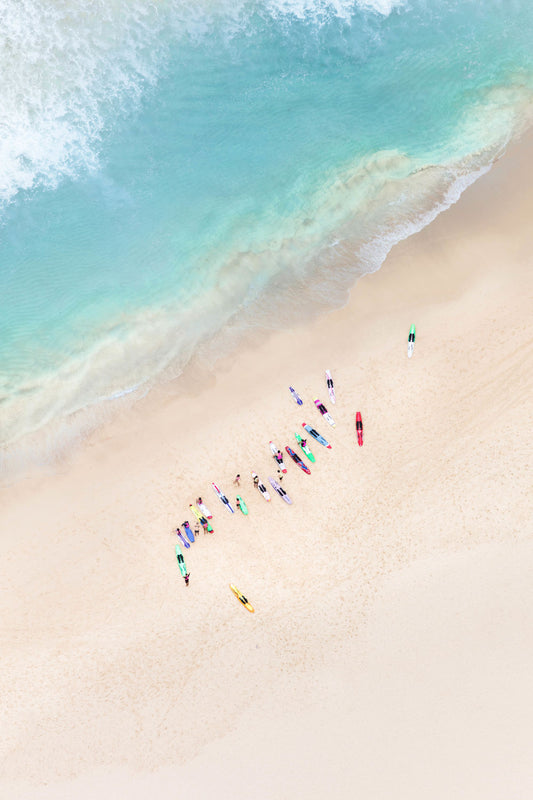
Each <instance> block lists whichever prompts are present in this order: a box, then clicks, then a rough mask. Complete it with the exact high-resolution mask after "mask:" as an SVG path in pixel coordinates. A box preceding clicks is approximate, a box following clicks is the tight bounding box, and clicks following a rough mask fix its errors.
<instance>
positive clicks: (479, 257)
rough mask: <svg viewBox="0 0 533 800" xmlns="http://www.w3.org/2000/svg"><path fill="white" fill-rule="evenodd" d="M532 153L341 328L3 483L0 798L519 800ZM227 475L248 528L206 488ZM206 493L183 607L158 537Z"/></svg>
mask: <svg viewBox="0 0 533 800" xmlns="http://www.w3.org/2000/svg"><path fill="white" fill-rule="evenodd" d="M531 153H532V146H531V142H530V141H526V142H524V143H523V144H522V145H520V146H518V147H515V148H514V149H513V150H512V151H511V152H510V153H509V154H508V155H507V156H506V157H505V158H504V159H502V160H501V161H500V162H499V163H498V164H497V165H496V166H495V167H494V169H493V170H492V171H491V172H490V173H489V174H488V175H486V176H485V177H483V178H482V179H481V180H480V181H479V182H478V183H477V184H476V185H475V186H474V187H472V188H471V189H469V190H468V191H467V192H466V193H465V195H464V196H463V197H462V198H461V200H460V201H459V203H458V204H457V205H456V206H454V207H453V208H452V209H450V210H449V211H447V212H446V213H444V214H443V215H441V216H440V217H439V218H438V219H437V220H436V221H435V222H434V223H433V224H432V225H430V226H429V227H428V228H427V229H425V230H424V231H422V232H421V233H420V234H418V235H417V236H414V237H412V238H411V239H409V240H407V241H406V242H404V243H402V244H401V245H399V246H397V247H396V248H395V249H394V250H393V252H392V253H391V255H390V257H389V258H388V259H387V262H386V264H385V265H384V267H383V268H382V269H381V270H380V271H379V272H378V273H376V274H374V275H371V276H367V277H365V278H364V279H363V280H361V281H360V282H359V283H358V285H357V286H356V287H355V289H354V290H353V292H352V296H351V299H350V302H349V304H348V306H347V307H346V308H344V309H342V310H339V311H335V312H333V313H330V314H328V315H326V316H324V317H322V318H321V319H320V320H318V321H317V322H315V323H313V324H312V325H309V326H307V327H301V328H299V329H297V330H294V331H291V332H284V333H278V334H275V335H272V336H271V337H270V338H268V340H265V341H264V342H262V343H260V344H254V345H253V346H251V347H250V348H249V349H248V350H246V351H241V352H239V353H238V354H237V355H236V356H235V357H234V358H233V359H231V360H228V361H227V362H226V363H225V364H221V365H220V366H219V369H218V371H217V376H216V380H213V381H212V382H211V383H210V385H209V386H207V387H200V388H199V387H198V386H197V385H196V384H195V383H193V382H192V379H190V378H188V377H185V378H184V379H182V380H181V381H179V382H177V385H176V386H173V387H167V388H166V389H165V390H161V391H160V392H158V393H154V394H153V395H152V396H151V397H150V398H148V399H147V400H145V401H144V402H143V403H141V404H139V405H137V406H136V408H135V409H134V410H133V411H131V412H129V413H127V414H125V415H124V416H123V418H122V419H120V420H116V421H114V422H113V423H112V424H110V425H108V426H106V427H105V428H104V429H103V430H101V431H100V432H99V433H98V434H97V435H95V436H94V437H93V438H92V439H91V440H90V441H89V442H88V443H87V444H86V445H84V447H83V448H82V449H81V450H80V451H79V452H78V453H77V454H76V456H75V458H73V459H71V460H69V461H68V462H65V463H64V465H63V467H62V468H61V469H60V470H59V471H58V472H57V473H56V474H53V475H41V476H37V477H36V476H33V477H31V476H28V478H27V479H26V480H24V481H21V482H20V483H18V484H17V485H16V486H14V487H10V488H8V489H3V490H1V493H0V526H1V531H2V536H1V539H0V548H1V550H0V565H1V567H0V569H1V581H2V587H3V591H2V600H1V603H2V606H1V620H2V670H1V673H0V689H1V693H2V721H1V723H0V726H1V727H0V796H1V797H2V798H9V800H11V798H19V797H21V798H39V799H41V798H43V800H44V799H45V798H54V800H55V799H56V798H67V797H69V798H71V797H76V798H85V797H87V798H89V797H91V798H92V797H95V796H97V795H98V796H101V797H103V798H122V797H128V798H141V797H142V798H146V797H166V798H181V797H188V798H191V797H192V798H196V797H197V798H210V797H217V798H225V797H230V796H231V795H235V794H236V793H237V792H238V793H240V794H241V795H242V796H245V797H247V798H265V799H266V798H285V797H287V798H294V797H305V798H314V797H323V796H324V795H326V796H328V797H332V798H342V799H343V800H344V798H352V797H356V796H358V797H364V798H390V797H397V798H413V797H420V798H422V797H423V798H427V797H431V798H441V797H442V798H449V797H452V796H453V797H464V798H468V799H469V800H471V799H472V798H483V800H487V798H502V800H503V799H504V798H505V800H508V798H510V797H513V798H526V797H528V798H529V797H531V796H532V794H533V767H532V766H531V765H532V764H533V734H532V732H531V724H530V720H529V717H530V709H531V707H532V703H533V682H532V680H531V674H532V670H533V651H532V641H533V637H532V635H531V634H532V622H533V620H532V608H533V603H532V601H533V589H532V588H531V581H530V576H531V573H532V567H533V545H532V537H531V533H532V524H531V501H530V491H531V472H530V471H529V468H530V452H531V442H530V432H531V422H532V419H531V416H532V414H531V384H532V377H531V376H532V374H533V370H532V367H533V363H532V362H533V356H532V352H533V351H532V347H531V344H532V330H533V324H532V315H531V294H532V292H531V288H532V284H533V279H532V269H531V267H532V257H531V252H532V245H533V235H532V233H531V231H532V226H531V224H530V220H531V215H532V211H533V189H532V188H531V187H532V186H533V181H532V178H533V166H532V159H531ZM412 322H415V323H416V325H417V342H416V349H415V355H414V357H413V358H412V359H411V360H410V361H409V360H408V359H407V357H406V344H407V342H406V340H407V333H408V330H409V326H410V324H411V323H412ZM325 368H330V369H331V370H332V372H333V376H334V379H335V385H336V389H337V396H338V403H337V405H336V406H330V404H328V401H327V393H326V391H325V382H324V369H325ZM189 380H191V383H190V385H189V384H188V381H189ZM289 383H292V384H293V385H295V386H296V387H297V388H298V390H299V391H300V393H301V394H302V396H303V397H304V398H305V405H304V407H303V409H302V410H300V409H298V407H297V406H296V405H295V404H294V403H293V402H292V401H291V399H290V397H289V394H288V391H287V386H288V384H289ZM315 396H319V397H321V399H323V400H324V401H325V402H326V405H328V407H329V409H330V411H331V412H332V414H333V416H334V417H335V419H336V420H337V427H336V428H335V429H334V430H332V429H331V428H329V427H328V426H327V425H325V424H324V423H323V422H322V421H321V419H320V417H319V415H318V412H317V411H316V409H315V408H314V406H313V404H312V398H313V397H315ZM356 410H360V411H361V412H362V414H363V421H364V426H365V444H364V446H363V447H362V448H359V447H357V444H356V437H355V428H354V416H355V411H356ZM304 419H305V420H306V421H308V422H311V423H312V424H314V425H315V426H316V427H317V428H318V429H319V430H320V432H321V433H323V434H324V435H326V436H327V437H328V439H329V440H330V441H331V442H332V445H333V448H332V450H331V451H326V450H325V449H324V448H322V447H321V446H320V445H318V444H315V445H314V446H313V451H314V452H315V455H316V457H317V464H316V467H313V466H312V465H311V470H312V474H311V476H307V475H304V474H303V473H302V472H301V471H300V470H298V468H297V467H296V466H294V465H293V464H292V463H289V464H288V474H287V477H286V479H285V481H284V485H285V488H286V489H287V490H288V491H289V494H290V495H291V496H292V497H293V500H294V505H293V506H292V507H288V506H286V505H285V504H284V503H282V502H281V501H280V500H279V498H277V497H273V499H272V502H271V503H269V504H267V503H266V502H265V501H264V500H263V499H262V498H261V497H260V496H259V494H258V493H257V492H256V491H255V490H254V489H253V488H252V485H251V478H250V477H249V476H250V472H251V470H252V469H255V470H256V471H258V472H259V474H260V475H261V476H262V477H263V478H264V479H266V477H267V476H268V475H274V474H275V469H274V462H273V461H272V459H271V457H270V454H269V451H268V441H269V440H270V439H274V441H275V442H276V443H277V444H279V445H280V446H282V445H285V444H287V443H291V440H293V439H294V431H295V430H298V429H299V428H300V423H301V422H302V421H303V420H304ZM236 472H240V473H241V475H242V476H243V486H242V494H243V496H244V497H245V499H246V501H247V503H248V505H249V508H250V515H249V517H248V518H245V517H243V516H241V515H238V516H237V515H235V516H231V515H230V514H229V513H227V511H226V510H225V509H224V508H223V507H222V505H221V504H220V502H219V501H218V500H217V498H216V497H215V495H214V494H213V492H212V490H211V489H210V481H211V480H215V481H216V482H217V483H219V485H220V486H221V487H222V488H223V489H225V490H226V492H227V493H228V494H230V495H231V497H232V498H233V497H234V494H235V491H234V488H233V486H232V479H233V477H234V475H235V473H236ZM199 493H200V494H202V495H203V497H204V501H205V502H206V503H207V504H208V505H209V506H210V508H211V510H212V511H213V512H214V515H215V516H214V520H213V523H214V527H215V533H214V535H213V536H204V535H202V536H201V538H200V540H199V541H198V542H197V543H195V544H194V545H193V546H192V547H191V549H190V550H187V551H185V557H186V561H187V564H188V567H189V568H190V571H191V585H190V587H189V588H188V589H186V588H185V586H184V585H183V581H182V580H181V578H180V576H179V571H178V569H177V564H176V561H175V556H174V536H173V534H172V528H173V527H175V525H176V524H177V523H179V522H181V521H182V520H183V519H185V518H187V517H190V513H189V511H188V503H189V502H193V501H194V499H195V497H196V496H197V495H198V494H199ZM230 582H234V583H236V584H237V586H239V587H240V588H241V589H242V590H243V591H244V592H245V594H247V596H248V597H249V599H250V601H251V602H252V603H253V604H254V606H255V608H256V613H255V614H253V615H252V614H249V613H248V612H247V611H246V610H245V609H243V608H242V607H241V606H240V605H239V603H238V602H237V600H236V599H235V598H234V597H233V595H232V594H231V592H230V591H229V588H228V584H229V583H230Z"/></svg>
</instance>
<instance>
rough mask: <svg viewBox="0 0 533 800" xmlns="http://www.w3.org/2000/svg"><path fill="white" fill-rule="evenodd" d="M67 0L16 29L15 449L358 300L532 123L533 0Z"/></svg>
mask: <svg viewBox="0 0 533 800" xmlns="http://www.w3.org/2000/svg"><path fill="white" fill-rule="evenodd" d="M52 7H53V9H54V14H53V15H52V18H51V19H50V4H49V3H44V0H24V2H23V3H21V2H19V0H8V2H7V7H6V11H5V12H4V16H3V18H2V17H0V37H1V38H0V41H1V42H2V47H1V48H0V57H1V59H4V60H7V62H8V65H7V66H8V67H9V69H7V68H6V69H2V74H3V76H4V77H3V79H2V80H3V84H2V85H0V92H1V96H3V97H4V98H6V99H7V102H6V104H5V105H6V108H7V111H6V116H5V121H4V122H3V124H2V125H0V154H2V155H3V156H4V157H3V158H2V159H0V198H3V205H2V207H1V221H2V227H1V229H0V311H1V313H0V363H1V375H0V412H1V419H0V438H1V440H2V441H3V442H4V443H12V442H16V441H17V440H18V439H19V437H20V436H21V435H23V434H24V433H26V432H31V431H38V430H40V429H43V428H44V427H45V426H46V425H47V424H49V423H51V422H52V421H54V420H57V419H60V418H65V417H67V416H68V415H69V414H70V413H71V412H73V411H76V410H78V409H82V408H84V407H86V406H91V407H93V408H94V407H95V403H96V404H97V403H98V402H99V401H101V400H102V399H104V398H107V397H110V396H113V395H116V394H120V393H121V392H123V391H127V390H129V389H130V388H131V387H137V386H146V385H149V384H150V383H151V382H153V381H154V380H157V379H158V377H159V376H160V375H161V374H163V373H164V374H166V375H173V374H177V373H178V372H179V370H180V369H181V367H182V366H183V364H184V363H185V362H186V361H187V359H188V358H189V357H190V355H191V353H193V352H194V351H195V349H196V348H197V347H198V345H199V343H200V342H202V341H204V340H206V339H207V338H209V337H212V336H213V335H214V334H216V333H217V331H224V330H225V329H226V328H227V326H228V324H229V323H231V324H232V325H233V326H235V325H236V324H237V325H238V322H237V323H236V322H235V312H236V310H237V311H238V318H239V320H242V322H243V324H245V325H246V326H250V325H252V326H253V325H254V324H257V325H267V326H268V325H275V324H284V322H285V321H287V320H289V319H290V317H291V301H292V294H291V291H294V290H296V289H298V291H299V305H298V313H303V312H302V308H304V310H305V299H306V298H305V296H304V297H303V300H302V293H301V289H302V286H306V285H310V284H311V283H312V282H313V281H315V283H316V278H317V276H318V275H319V276H320V292H319V295H320V296H318V292H317V290H316V289H315V291H314V293H313V291H312V290H310V291H309V296H308V298H307V299H308V303H309V306H308V308H309V311H311V309H312V308H313V307H314V306H313V304H314V305H315V306H316V304H317V303H318V304H323V305H328V304H335V303H337V302H340V298H341V296H342V291H343V290H344V289H345V288H346V286H348V285H349V284H350V282H352V281H353V280H355V278H356V276H357V275H358V274H361V272H364V271H368V270H369V269H375V268H377V267H378V266H379V263H381V260H382V258H383V255H384V253H385V252H386V249H387V248H388V247H390V245H391V244H392V243H393V242H394V241H396V240H397V239H399V238H402V237H403V236H405V235H407V234H408V233H409V232H410V231H411V230H414V229H416V228H417V227H420V226H421V225H422V224H424V221H425V220H427V219H429V216H428V214H429V212H430V210H431V209H432V208H437V207H443V206H445V205H446V204H449V202H452V201H453V199H455V198H456V197H457V196H458V194H459V193H460V190H461V188H462V187H463V186H464V185H466V184H467V183H468V181H469V180H470V177H469V176H472V175H474V174H475V173H476V170H478V169H479V168H480V167H483V166H484V165H486V164H489V163H490V161H491V159H492V158H493V157H494V155H495V154H496V153H497V152H499V151H500V150H501V148H502V147H503V146H505V143H506V142H507V141H508V139H509V137H510V136H511V135H512V134H513V133H514V132H515V131H516V130H518V129H520V126H521V125H524V124H526V121H527V114H528V112H529V110H530V100H531V92H532V88H533V58H532V50H531V41H532V32H533V6H532V4H531V3H529V2H527V0H515V2H503V0H502V2H498V1H497V0H486V2H484V3H479V2H475V0H418V1H417V0H413V1H412V2H405V3H402V2H398V3H394V2H392V0H391V2H389V3H387V2H385V0H382V1H381V2H378V0H374V2H373V3H371V2H368V3H356V2H348V0H345V1H344V2H342V0H337V2H335V3H333V2H327V0H322V2H320V1H319V0H314V1H313V2H311V0H306V1H304V0H301V1H300V2H296V0H291V1H287V2H281V0H278V2H274V0H272V2H263V3H259V2H248V3H247V2H244V3H241V4H240V5H239V4H237V3H232V4H231V5H230V4H227V5H224V4H223V3H218V4H216V3H209V4H206V5H205V6H204V7H202V6H198V5H195V6H194V8H187V7H186V6H184V5H183V4H181V3H178V2H174V3H172V2H167V3H159V4H153V3H149V2H139V1H138V0H137V2H129V3H126V2H122V0H117V1H116V2H115V3H111V4H109V3H107V4H106V3H103V2H101V3H100V2H97V3H94V4H93V6H92V7H91V11H90V12H89V11H87V10H86V8H85V5H84V4H83V3H82V2H81V0H79V1H78V0H71V1H70V2H66V1H65V2H61V1H60V0H57V1H56V2H55V3H54V4H53V6H52ZM28 20H29V22H28ZM0 66H3V65H1V64H0ZM15 67H16V68H15ZM36 76H38V77H37V78H36ZM426 167H428V168H429V169H425V168H426ZM450 187H454V188H453V191H452V192H451V193H449V194H448V195H447V194H446V193H447V191H448V190H449V189H450ZM439 204H440V205H439ZM310 276H312V279H311V277H310ZM274 293H275V298H276V300H275V302H274V300H273V297H274ZM220 341H221V342H223V337H221V338H220Z"/></svg>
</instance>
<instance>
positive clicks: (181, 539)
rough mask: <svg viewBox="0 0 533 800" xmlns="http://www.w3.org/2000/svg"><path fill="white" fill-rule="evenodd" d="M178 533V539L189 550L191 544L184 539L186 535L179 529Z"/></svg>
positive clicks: (177, 529)
mask: <svg viewBox="0 0 533 800" xmlns="http://www.w3.org/2000/svg"><path fill="white" fill-rule="evenodd" d="M176 533H177V534H178V539H179V540H180V542H181V543H182V545H184V546H185V547H186V548H187V549H189V547H190V544H189V542H188V541H187V539H186V538H185V537H184V535H183V534H182V532H181V531H180V529H179V528H176Z"/></svg>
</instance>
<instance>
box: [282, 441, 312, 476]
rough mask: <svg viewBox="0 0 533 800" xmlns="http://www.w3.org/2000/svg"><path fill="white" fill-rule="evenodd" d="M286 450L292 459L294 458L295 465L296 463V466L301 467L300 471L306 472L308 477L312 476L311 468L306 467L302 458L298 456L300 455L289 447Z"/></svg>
mask: <svg viewBox="0 0 533 800" xmlns="http://www.w3.org/2000/svg"><path fill="white" fill-rule="evenodd" d="M285 450H286V451H287V453H288V454H289V455H290V457H291V458H292V460H293V461H294V463H295V464H298V466H299V467H300V469H303V471H304V472H306V473H307V475H310V474H311V470H310V469H309V467H306V466H305V464H304V462H303V461H302V459H301V458H300V456H299V455H298V453H295V452H294V450H291V448H290V447H289V446H287V447H285Z"/></svg>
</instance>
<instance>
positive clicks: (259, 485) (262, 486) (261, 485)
mask: <svg viewBox="0 0 533 800" xmlns="http://www.w3.org/2000/svg"><path fill="white" fill-rule="evenodd" d="M252 478H258V479H259V475H257V474H256V473H255V472H252ZM254 485H255V486H257V488H258V489H259V491H260V492H261V494H262V495H263V497H264V498H265V500H270V495H269V493H268V492H267V487H266V486H265V484H264V483H262V482H261V480H259V483H257V484H254Z"/></svg>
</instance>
